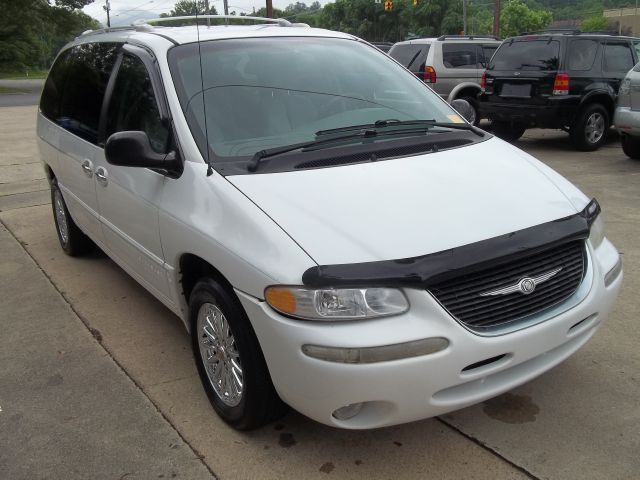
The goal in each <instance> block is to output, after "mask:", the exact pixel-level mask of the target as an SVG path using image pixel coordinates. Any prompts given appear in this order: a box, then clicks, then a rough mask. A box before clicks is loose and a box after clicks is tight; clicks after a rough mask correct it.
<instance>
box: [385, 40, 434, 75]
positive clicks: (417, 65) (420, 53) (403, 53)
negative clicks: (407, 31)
mask: <svg viewBox="0 0 640 480" xmlns="http://www.w3.org/2000/svg"><path fill="white" fill-rule="evenodd" d="M429 47H430V45H426V44H405V45H395V46H394V47H393V48H392V49H391V50H390V51H389V55H390V56H391V57H393V58H395V59H396V60H397V61H398V62H400V63H401V64H402V65H404V66H405V67H407V68H408V69H409V70H411V71H412V72H413V73H418V72H421V71H422V70H423V66H422V65H423V64H424V61H425V60H426V59H427V54H428V53H429Z"/></svg>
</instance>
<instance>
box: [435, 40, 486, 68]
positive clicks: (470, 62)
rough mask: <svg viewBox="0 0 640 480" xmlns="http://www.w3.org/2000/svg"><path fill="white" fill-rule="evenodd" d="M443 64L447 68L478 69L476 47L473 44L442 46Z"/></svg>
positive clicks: (446, 44) (448, 44)
mask: <svg viewBox="0 0 640 480" xmlns="http://www.w3.org/2000/svg"><path fill="white" fill-rule="evenodd" d="M442 63H443V64H444V66H445V67H446V68H477V67H476V65H477V63H478V61H477V59H476V45H475V44H473V43H444V44H442Z"/></svg>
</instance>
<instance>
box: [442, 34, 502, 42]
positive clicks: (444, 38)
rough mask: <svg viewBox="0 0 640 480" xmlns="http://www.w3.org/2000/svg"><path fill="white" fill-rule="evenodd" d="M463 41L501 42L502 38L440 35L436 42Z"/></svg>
mask: <svg viewBox="0 0 640 480" xmlns="http://www.w3.org/2000/svg"><path fill="white" fill-rule="evenodd" d="M449 39H453V40H455V39H463V40H481V39H482V40H486V39H489V40H501V39H500V37H496V36H494V35H440V36H439V37H438V38H436V40H439V41H442V40H449Z"/></svg>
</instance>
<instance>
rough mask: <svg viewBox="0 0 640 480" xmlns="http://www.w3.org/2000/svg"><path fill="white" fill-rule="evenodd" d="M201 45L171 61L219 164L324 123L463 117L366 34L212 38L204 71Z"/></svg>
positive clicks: (197, 131) (201, 137) (312, 132)
mask: <svg viewBox="0 0 640 480" xmlns="http://www.w3.org/2000/svg"><path fill="white" fill-rule="evenodd" d="M198 50H199V48H198V44H197V43H194V44H187V45H182V46H178V47H174V48H173V49H171V50H170V52H169V63H170V68H171V74H172V77H173V81H174V83H175V85H176V90H177V93H178V96H179V98H180V102H181V105H182V108H183V111H184V112H185V115H186V118H187V121H188V122H189V126H190V128H191V132H192V134H193V135H194V138H195V139H196V142H197V143H198V146H199V147H200V150H201V152H202V153H203V155H205V156H206V150H207V147H208V149H209V153H210V161H212V162H213V163H214V165H215V164H216V163H220V162H234V161H240V160H245V161H246V159H247V157H250V156H252V155H254V154H255V153H256V152H258V151H260V150H264V149H269V148H274V147H280V146H285V145H291V144H295V143H300V142H307V141H311V140H314V139H316V138H317V137H316V132H318V131H321V130H329V129H334V128H340V127H346V126H351V125H363V124H370V123H374V122H375V121H377V120H385V119H396V120H422V119H424V120H435V121H439V122H451V121H452V120H453V121H456V120H457V121H459V117H457V115H455V112H454V111H453V110H451V109H450V108H449V106H448V105H447V104H446V103H445V102H443V101H442V100H441V99H440V98H439V97H438V95H436V94H434V93H433V92H432V91H431V90H429V89H428V88H427V87H426V86H425V85H424V84H423V83H422V82H420V81H418V80H416V78H415V77H414V76H412V75H411V74H409V73H408V72H407V71H406V70H405V69H403V68H402V67H401V66H399V65H398V64H397V63H395V62H394V61H393V60H391V59H390V58H388V57H387V56H386V55H385V54H383V53H381V52H380V51H378V50H377V49H375V48H372V47H371V46H369V45H366V44H364V43H362V42H357V41H354V40H347V39H334V38H313V37H278V38H246V39H231V40H214V41H208V42H203V43H201V45H200V51H201V53H202V78H201V76H200V58H199V56H198ZM205 131H206V132H207V135H206V136H205V134H204V132H205ZM206 139H208V142H209V144H208V145H207V144H206Z"/></svg>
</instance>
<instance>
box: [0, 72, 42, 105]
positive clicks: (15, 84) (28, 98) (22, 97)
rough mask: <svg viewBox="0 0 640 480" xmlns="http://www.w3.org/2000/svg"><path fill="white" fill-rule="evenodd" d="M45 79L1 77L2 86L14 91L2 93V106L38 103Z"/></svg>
mask: <svg viewBox="0 0 640 480" xmlns="http://www.w3.org/2000/svg"><path fill="white" fill-rule="evenodd" d="M43 86H44V79H38V78H35V79H24V80H7V79H0V87H6V88H8V89H10V90H11V91H12V93H5V94H1V95H0V107H20V106H27V105H37V104H38V102H39V101H40V92H42V87H43Z"/></svg>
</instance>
